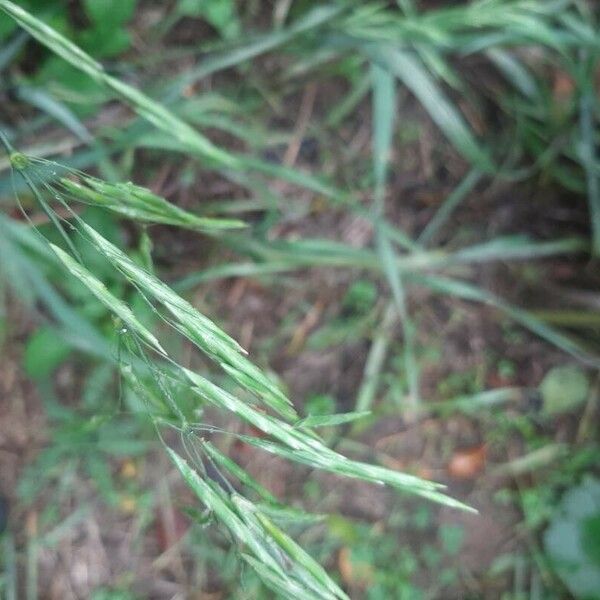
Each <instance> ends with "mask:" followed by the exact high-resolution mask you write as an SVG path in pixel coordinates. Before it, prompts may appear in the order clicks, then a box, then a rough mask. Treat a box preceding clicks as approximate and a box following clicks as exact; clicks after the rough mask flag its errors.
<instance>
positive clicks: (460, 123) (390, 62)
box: [363, 45, 494, 173]
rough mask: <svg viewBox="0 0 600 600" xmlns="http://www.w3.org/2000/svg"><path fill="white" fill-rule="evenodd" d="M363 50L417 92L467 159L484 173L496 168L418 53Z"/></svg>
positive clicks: (385, 48)
mask: <svg viewBox="0 0 600 600" xmlns="http://www.w3.org/2000/svg"><path fill="white" fill-rule="evenodd" d="M363 51H364V52H365V53H366V54H367V56H369V57H370V58H371V59H372V60H373V61H374V62H376V63H377V64H379V65H381V66H382V68H384V69H386V70H387V71H389V72H390V73H393V74H394V75H395V76H396V77H398V78H399V79H400V80H401V81H402V83H404V85H405V86H406V87H407V88H408V89H409V90H411V92H413V94H414V95H415V96H416V97H417V98H418V99H419V101H420V102H421V104H423V106H424V107H425V109H426V110H427V112H428V113H429V115H430V116H431V118H432V119H433V121H434V122H435V123H436V124H437V125H438V127H439V128H440V129H441V130H442V131H443V133H444V134H445V135H446V137H447V138H448V139H449V140H450V142H452V144H453V145H454V147H455V148H456V149H457V150H458V152H460V154H462V155H463V157H464V158H466V159H467V160H468V161H469V162H471V163H472V164H473V165H474V166H476V167H477V168H478V169H479V170H481V171H483V172H484V173H490V172H493V171H494V166H493V162H492V160H491V158H490V157H489V156H488V154H487V152H486V151H485V150H484V149H483V148H482V147H481V146H480V144H479V143H478V142H477V141H476V139H475V137H474V135H473V133H472V132H471V130H470V129H469V128H468V127H467V125H466V124H465V122H464V119H463V117H462V115H461V114H460V113H459V112H458V110H457V109H456V108H455V107H454V106H453V105H452V104H451V103H450V101H449V100H448V99H447V98H446V96H445V95H444V93H443V92H442V91H441V90H440V88H439V87H438V85H437V83H436V82H435V80H434V79H433V78H432V77H431V75H429V73H427V70H426V69H425V67H424V66H423V64H422V63H421V62H420V61H419V59H418V58H417V57H416V56H413V55H411V54H409V53H408V52H404V51H402V50H398V49H396V48H393V47H391V46H383V45H380V46H373V45H364V46H363Z"/></svg>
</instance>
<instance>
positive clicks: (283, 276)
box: [0, 0, 600, 600]
mask: <svg viewBox="0 0 600 600" xmlns="http://www.w3.org/2000/svg"><path fill="white" fill-rule="evenodd" d="M17 4H18V6H20V7H22V8H24V9H25V10H27V11H29V12H30V13H31V14H33V15H35V17H37V18H38V19H39V20H40V21H42V22H43V23H46V24H47V25H49V26H50V27H51V28H52V29H53V30H55V31H56V32H58V33H60V34H62V35H64V36H65V37H66V38H68V39H69V40H71V41H72V42H73V43H74V44H76V45H77V46H78V47H80V48H81V49H82V50H83V51H84V52H86V53H87V54H89V55H90V56H91V57H92V58H93V59H94V60H95V61H98V65H99V67H100V66H101V69H99V70H98V71H97V72H94V68H95V67H93V68H92V69H91V71H90V69H89V68H88V67H87V66H86V62H85V61H84V60H78V59H77V57H75V59H73V60H71V61H70V62H69V60H68V59H67V60H65V57H64V55H61V54H60V52H58V53H57V46H56V44H55V40H53V39H52V37H51V36H49V35H48V34H47V32H46V33H43V32H42V34H40V35H37V36H36V34H35V32H32V31H31V29H30V30H27V28H23V27H20V26H19V24H18V23H17V21H15V20H14V19H13V18H11V17H9V16H8V14H7V13H5V12H3V13H1V14H2V16H1V18H0V71H1V72H2V81H1V82H0V94H1V95H2V107H1V108H0V128H1V129H2V131H3V132H4V133H5V136H6V138H7V139H8V140H9V143H10V144H12V146H14V147H15V148H17V149H18V150H19V151H22V152H24V153H25V154H27V155H28V156H31V157H39V158H47V159H52V160H54V161H56V163H58V164H54V163H35V170H34V171H32V172H33V173H34V175H33V177H34V183H35V185H36V186H38V188H39V189H40V190H42V191H43V193H44V194H46V195H48V201H49V202H50V204H51V205H52V210H54V211H55V212H56V214H57V215H58V217H59V220H60V222H61V223H64V228H65V229H66V230H67V231H69V229H68V227H69V226H68V223H75V224H76V220H74V219H73V217H72V215H71V214H70V213H68V212H65V210H66V209H65V207H64V206H63V205H62V200H61V198H58V199H57V198H55V197H54V194H55V190H56V189H57V188H56V185H55V179H56V176H57V173H56V172H55V171H57V170H58V171H60V170H61V169H62V168H67V169H69V168H70V169H82V170H84V171H86V172H88V173H91V174H93V175H95V176H98V177H100V178H102V179H104V180H106V181H108V182H110V183H111V184H117V183H118V182H129V181H134V182H135V183H136V184H139V185H141V186H145V187H146V188H149V189H150V190H151V191H152V192H154V193H155V194H157V195H159V196H164V197H165V198H167V200H169V201H170V202H172V203H173V204H175V205H176V206H177V207H179V208H181V209H182V210H185V211H188V212H189V213H190V214H191V215H193V216H194V218H196V219H201V218H207V219H211V218H215V217H218V218H231V219H240V220H242V221H244V222H245V223H246V227H245V228H243V229H240V230H239V231H237V230H231V231H225V232H218V233H215V232H212V233H211V232H209V234H208V235H207V234H206V233H199V232H198V231H193V229H194V227H193V226H190V227H189V228H188V229H190V230H185V231H184V230H182V229H178V228H175V227H172V226H169V225H165V223H169V222H170V221H168V220H164V219H165V218H167V217H165V215H164V214H163V220H162V221H159V223H163V224H156V223H155V224H152V219H150V223H149V224H148V223H146V224H144V223H142V222H139V220H135V219H134V220H129V219H126V218H124V213H123V212H122V210H121V213H119V211H118V210H117V209H116V206H117V204H113V205H112V206H106V207H101V206H97V205H93V206H92V205H90V204H91V203H90V202H89V201H88V202H87V203H85V204H81V203H79V204H77V205H76V204H75V203H71V200H72V198H71V197H68V201H69V206H70V207H72V209H73V210H74V212H75V213H76V215H77V216H78V217H79V218H80V219H81V220H82V221H84V222H85V223H87V224H88V225H91V226H92V227H93V228H94V230H95V231H97V232H98V233H100V234H101V235H102V236H103V237H104V238H105V239H106V240H108V241H110V242H112V243H113V244H115V245H116V246H117V247H119V248H122V249H125V250H126V252H127V255H128V256H129V257H130V258H131V259H132V260H133V261H134V263H135V264H136V265H139V266H143V267H144V268H146V269H148V270H149V271H150V272H155V273H156V274H157V275H159V276H160V277H161V278H162V279H163V280H166V281H167V282H168V283H169V284H170V285H172V287H174V288H175V289H176V290H177V291H178V292H180V293H182V294H184V295H185V296H186V297H188V298H190V299H191V300H192V301H193V303H194V305H195V306H196V307H197V308H199V309H200V310H201V311H202V312H203V313H205V314H207V315H208V316H210V317H211V318H212V319H214V320H215V321H217V322H218V323H219V324H220V325H221V326H222V327H223V328H224V329H225V330H226V331H228V332H230V333H231V334H232V335H233V337H235V338H236V339H238V340H240V342H241V343H242V345H243V346H244V347H248V348H249V350H250V353H251V357H252V360H253V361H254V362H255V363H258V364H259V365H260V366H261V367H263V368H265V369H266V370H267V371H268V372H269V373H270V374H271V375H272V376H273V378H275V379H276V380H277V381H279V382H280V383H281V385H282V386H283V388H284V389H285V390H286V391H287V392H288V393H289V395H290V397H291V398H292V400H293V401H294V404H295V407H296V409H297V410H298V412H299V413H300V415H301V416H303V417H304V416H309V418H310V417H314V418H316V419H317V421H315V422H317V423H324V424H325V426H324V427H323V428H321V429H320V430H319V432H320V434H321V435H322V437H323V438H324V439H325V440H326V441H327V442H328V445H331V446H333V447H335V448H336V449H338V450H340V451H343V452H344V453H346V454H349V455H350V456H351V457H352V458H356V459H360V460H369V461H375V462H377V463H379V464H382V465H384V466H386V467H388V468H389V469H392V470H394V471H409V472H411V473H414V474H415V475H418V476H419V477H423V478H425V479H433V480H442V481H443V482H444V483H446V484H448V485H449V490H448V492H449V493H450V495H451V496H453V497H456V498H458V499H460V500H461V501H464V502H466V503H467V504H469V505H472V506H475V507H476V508H477V509H478V510H479V511H480V516H479V517H471V516H464V515H462V513H457V512H454V511H451V510H448V509H446V508H445V507H444V508H440V507H438V506H436V505H429V504H422V503H421V502H416V501H415V500H413V499H407V498H406V497H405V496H401V495H398V494H395V493H394V492H390V493H388V492H384V491H381V490H379V489H377V488H373V487H367V486H365V487H363V486H362V482H361V483H355V484H352V485H350V484H347V483H346V482H343V483H341V480H340V479H339V478H333V477H331V478H324V477H322V476H321V475H320V474H317V473H316V472H315V471H314V470H313V469H309V468H297V469H295V470H291V469H289V468H287V467H286V466H283V464H282V461H280V460H278V459H277V458H274V459H270V460H265V459H264V458H262V459H261V458H259V452H258V451H257V450H256V449H255V448H253V447H252V446H250V445H248V444H244V443H241V442H240V441H239V439H236V438H235V437H233V438H231V439H230V438H227V437H226V436H223V437H224V438H225V440H226V441H221V442H220V445H219V449H220V450H221V451H222V452H224V453H225V454H226V455H227V456H229V457H230V458H232V459H233V460H235V461H236V462H237V463H239V464H240V465H242V467H243V468H245V469H247V470H248V472H250V473H251V474H252V475H253V476H254V477H255V478H257V479H258V481H259V482H260V484H261V485H264V486H265V487H266V488H268V489H269V492H270V493H273V494H274V495H275V496H277V498H278V499H279V500H281V501H286V502H287V503H288V504H290V505H291V507H292V508H289V509H286V510H288V511H289V512H287V513H284V509H283V508H282V507H278V510H279V511H280V512H278V513H277V518H278V519H279V520H278V523H280V524H285V528H286V530H288V531H290V532H291V533H293V534H294V537H295V538H296V539H298V540H299V541H301V542H302V544H303V545H304V546H305V547H307V548H308V549H309V550H310V552H311V554H312V555H313V556H314V557H315V558H317V559H318V561H319V562H320V563H321V564H323V565H325V567H326V569H327V571H328V572H329V573H330V574H331V575H332V577H333V578H334V579H335V580H336V581H337V582H338V583H339V584H340V585H341V586H342V587H343V589H344V590H345V591H346V592H347V593H348V594H349V596H350V597H351V598H369V599H380V598H381V599H383V598H411V599H412V598H503V599H506V600H508V599H512V600H520V599H521V598H532V599H537V598H544V599H552V598H556V599H559V598H569V597H575V598H583V599H588V600H593V599H594V598H598V597H599V596H598V590H599V589H600V584H599V577H600V575H599V573H600V553H599V551H598V548H599V547H600V528H599V527H598V519H600V504H599V501H598V490H597V488H598V483H597V477H598V472H597V471H598V458H599V456H598V425H597V423H598V418H597V417H598V376H597V368H598V364H599V361H598V345H599V342H600V338H599V335H598V334H599V330H600V320H599V315H598V306H599V302H598V283H599V278H598V272H597V255H598V253H599V252H600V188H599V186H598V177H599V175H600V165H599V162H598V155H597V145H598V127H597V123H598V118H599V112H598V109H599V107H598V91H599V85H600V84H599V73H598V57H599V56H600V35H599V33H598V7H597V6H596V3H594V2H586V1H584V0H475V1H472V2H460V3H454V2H444V1H425V0H423V1H421V2H418V1H412V0H399V1H398V2H360V3H355V2H311V1H308V0H305V1H304V0H294V1H290V0H278V1H275V2H272V3H264V2H259V1H252V0H249V1H247V2H235V1H234V0H212V1H203V0H175V1H172V2H153V1H152V0H137V1H135V0H134V1H131V0H119V1H117V0H75V1H69V2H64V1H59V0H52V1H48V0H46V1H43V2H42V1H34V0H29V1H26V0H23V1H20V2H18V3H17ZM32 35H33V37H37V38H38V41H37V42H36V41H35V40H34V39H32ZM39 42H41V44H40V43H39ZM86 69H87V70H86ZM102 69H103V70H102ZM90 73H91V74H92V76H89V75H90ZM107 78H108V79H107ZM111 78H112V79H111ZM115 81H116V83H115ZM119 82H124V83H125V84H126V85H129V86H131V88H127V89H124V86H122V85H121V86H120V84H119ZM132 88H136V89H138V90H143V92H144V93H145V94H146V96H139V95H136V94H134V93H133V92H131V89H132ZM155 103H156V104H155ZM159 106H160V107H164V109H165V110H166V111H167V112H165V113H163V112H161V110H162V109H160V108H158V107H159ZM188 127H189V129H188ZM207 140H208V141H207ZM13 166H14V163H13ZM16 171H18V169H13V168H11V161H10V158H9V157H8V155H6V156H2V157H0V203H1V204H0V206H1V208H2V212H1V215H0V256H1V260H0V272H1V284H2V320H1V332H2V344H3V355H4V356H5V360H3V366H2V372H1V375H0V376H1V380H2V401H1V404H0V407H1V410H2V423H1V424H0V448H1V454H0V457H1V460H2V473H3V474H2V479H1V480H0V485H1V488H0V491H1V492H2V495H3V496H2V502H1V503H0V524H5V528H6V532H5V533H4V536H3V546H2V574H1V577H0V589H1V590H2V593H3V594H4V595H5V596H6V597H7V598H20V597H26V598H28V599H32V600H33V598H37V597H40V598H45V597H48V598H71V597H73V598H77V597H91V598H103V599H104V598H114V599H116V598H124V599H125V598H146V597H156V598H174V597H190V598H202V599H204V600H206V599H209V598H210V599H211V600H213V599H215V598H269V597H272V596H271V594H272V592H271V591H267V589H266V588H265V587H264V583H262V582H261V580H260V578H258V577H257V576H256V575H255V574H254V573H253V571H252V570H250V569H248V568H247V567H244V566H240V560H239V559H240V556H239V555H240V551H239V547H237V546H236V544H235V543H233V544H232V543H231V541H230V539H229V538H228V537H227V536H226V535H225V534H224V533H223V532H222V531H221V530H219V529H218V528H216V527H214V524H213V515H212V514H211V512H210V511H207V512H203V511H201V509H199V508H198V506H197V505H196V504H195V502H194V499H193V498H192V496H191V495H190V493H189V492H188V491H186V490H185V488H184V487H183V486H182V484H181V481H180V479H179V478H178V477H177V473H176V471H175V469H174V467H173V465H172V464H170V463H169V462H168V460H167V459H166V458H165V456H164V452H163V449H162V447H161V446H160V444H159V443H158V442H157V441H156V436H155V432H154V429H153V427H152V424H151V423H150V422H149V420H148V418H147V415H146V410H145V405H144V402H143V401H142V400H141V399H140V394H139V393H136V390H135V388H134V387H132V386H131V385H130V383H131V382H127V381H125V380H124V376H123V374H122V367H123V366H124V365H125V364H126V362H127V361H126V359H125V358H124V357H125V356H126V355H127V352H128V348H130V345H131V341H130V340H129V338H128V336H127V332H123V327H122V323H121V322H118V321H116V320H115V318H114V316H113V314H112V311H111V310H110V309H109V307H107V306H106V305H105V304H103V303H102V302H101V301H100V300H98V298H96V297H95V296H93V295H91V294H90V293H89V290H88V288H86V286H85V285H84V284H83V283H82V282H81V280H78V279H76V278H73V277H67V276H65V271H64V268H63V266H62V264H61V263H60V262H59V261H57V260H56V258H55V257H53V256H52V255H51V253H50V252H49V248H48V246H47V245H46V244H45V242H44V241H43V240H42V239H41V238H40V236H39V235H38V233H41V234H42V236H43V237H44V238H46V239H47V240H49V241H50V242H52V243H54V244H57V245H59V246H61V247H65V242H64V236H63V235H61V233H60V231H59V230H57V228H56V227H55V223H53V221H52V219H51V218H49V217H48V214H47V213H46V212H45V211H44V210H42V209H41V207H40V205H39V203H38V200H37V199H36V197H35V194H32V192H31V190H30V189H28V187H27V185H26V182H24V181H23V180H22V179H21V178H19V177H18V173H17V172H16ZM65 172H66V173H71V172H70V171H65ZM53 182H54V183H53ZM48 186H49V187H48ZM60 190H62V191H61V192H60V193H61V194H64V193H65V190H64V188H60ZM65 198H67V196H65ZM119 206H121V205H119ZM157 210H158V209H157ZM24 215H26V217H25V216H24ZM139 218H140V215H139V214H138V215H137V219H139ZM156 218H157V217H156V214H154V215H153V219H156ZM169 218H174V217H173V215H170V217H169ZM177 218H179V219H183V220H184V221H183V222H184V223H185V218H187V217H183V216H182V215H177ZM190 218H191V217H190ZM147 220H148V219H146V221H147ZM189 224H190V223H188V225H189ZM69 235H70V236H71V238H72V243H73V246H74V251H75V253H76V254H78V255H80V256H81V258H82V261H83V263H84V264H85V265H86V266H87V268H88V270H89V271H90V272H91V273H93V274H94V275H95V277H96V278H97V279H98V280H100V281H101V282H102V283H103V284H104V285H105V286H106V289H107V290H108V292H109V293H110V294H112V295H113V296H114V297H115V298H117V299H120V300H122V301H123V302H125V303H126V305H128V306H129V307H131V309H132V311H133V313H134V314H135V316H136V317H137V320H138V321H139V322H140V323H141V324H142V325H143V326H144V327H146V328H148V329H149V330H151V331H153V332H160V339H161V343H162V344H163V345H164V347H165V348H167V350H168V351H169V353H171V354H172V356H174V357H175V358H176V359H177V360H178V361H180V362H181V363H182V364H185V365H186V366H189V367H193V368H196V369H198V370H200V372H205V371H208V368H209V367H208V361H205V360H202V359H199V358H198V357H196V356H195V355H194V354H193V352H192V350H191V344H189V343H188V342H187V341H182V340H181V339H179V337H178V336H176V335H174V332H173V331H172V330H169V329H167V328H166V327H165V326H164V323H163V322H162V321H161V318H160V315H159V314H158V313H157V311H156V310H155V309H154V308H153V307H152V306H150V305H149V304H148V303H147V302H146V301H145V299H144V297H143V295H142V294H141V293H140V291H139V289H136V287H135V286H132V285H129V284H128V282H127V281H126V280H125V279H124V278H123V277H121V276H120V274H119V273H118V272H117V271H115V269H114V268H113V266H112V264H111V262H110V261H109V260H107V259H106V258H105V257H104V256H102V255H101V254H100V253H99V252H97V251H96V250H94V249H93V248H92V247H91V246H90V244H89V243H88V242H87V241H85V240H84V239H83V238H82V237H81V236H73V235H71V234H70V233H69ZM212 380H214V381H216V382H217V383H218V384H219V385H222V386H224V387H225V388H226V389H228V390H231V391H235V392H236V393H241V394H243V393H244V392H243V391H240V390H241V388H240V386H239V385H233V384H232V383H231V381H229V380H228V379H227V378H226V377H225V376H223V375H222V374H212ZM172 394H173V398H174V399H175V401H176V403H177V405H178V406H180V407H182V410H183V411H188V412H189V414H191V410H192V409H191V402H190V399H189V395H188V394H187V393H186V390H185V389H181V387H178V386H174V389H173V390H172ZM242 397H243V398H247V396H242ZM352 411H370V414H369V415H368V416H366V417H364V418H362V419H360V420H356V421H353V422H350V423H342V424H341V425H339V426H337V427H334V426H333V422H332V421H331V420H329V421H328V420H327V419H330V417H329V416H328V415H331V414H332V413H348V412H352ZM161 415H162V416H163V417H164V418H165V419H166V418H170V417H172V415H170V414H169V413H168V411H163V413H161ZM195 417H198V418H199V422H201V423H203V424H210V426H211V427H215V428H219V429H221V430H234V431H235V433H236V434H241V435H255V434H256V431H254V430H252V428H251V427H250V429H248V425H240V424H239V423H237V421H236V422H235V425H234V424H233V423H234V421H232V420H231V419H229V418H226V417H224V416H222V415H220V414H217V413H216V411H214V410H213V409H210V408H206V409H204V412H203V413H202V414H201V415H195ZM319 418H320V419H321V421H318V419H319ZM323 419H324V420H323ZM235 428H237V429H235ZM213 433H214V432H212V431H209V430H208V429H207V430H206V431H205V432H204V433H203V435H206V436H207V437H209V438H211V439H212V437H211V436H213ZM167 435H168V434H167ZM214 437H215V438H216V436H214ZM258 439H259V441H260V440H261V439H262V438H261V437H260V435H259V436H258ZM170 443H172V444H173V443H176V442H173V441H172V440H170ZM204 462H206V460H205V461H204ZM211 465H212V466H211ZM211 469H212V471H211ZM207 473H208V475H207V477H208V480H209V481H213V480H215V479H216V480H219V477H221V475H220V474H219V473H220V470H219V469H218V468H217V469H216V473H215V469H214V465H213V463H211V462H210V461H209V467H208V468H207ZM282 526H283V525H282ZM78 556H80V557H82V558H81V559H79V558H77V557H78ZM82 569H84V571H85V572H86V573H87V575H86V576H81V572H82ZM263 579H264V578H263ZM148 581H150V583H148ZM318 597H320V596H318Z"/></svg>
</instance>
